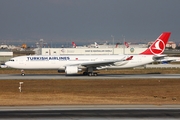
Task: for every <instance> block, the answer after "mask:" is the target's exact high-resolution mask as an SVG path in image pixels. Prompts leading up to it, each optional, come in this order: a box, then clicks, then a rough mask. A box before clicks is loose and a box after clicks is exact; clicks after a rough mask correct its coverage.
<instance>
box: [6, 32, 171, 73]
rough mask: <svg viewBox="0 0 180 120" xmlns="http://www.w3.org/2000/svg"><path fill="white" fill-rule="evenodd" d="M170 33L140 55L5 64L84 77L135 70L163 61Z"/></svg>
mask: <svg viewBox="0 0 180 120" xmlns="http://www.w3.org/2000/svg"><path fill="white" fill-rule="evenodd" d="M170 34H171V33H170V32H163V33H162V34H161V35H160V36H159V37H158V38H157V39H156V40H155V42H154V43H153V44H152V45H151V46H150V47H149V48H147V49H146V50H145V51H143V52H142V53H140V54H138V55H60V56H52V55H50V56H44V55H32V56H19V57H14V58H11V59H10V60H9V61H7V62H6V63H5V64H6V65H7V66H8V67H11V68H16V69H22V71H21V75H22V76H24V75H25V73H24V71H23V70H24V69H56V70H58V72H65V73H66V75H71V74H77V73H79V72H83V75H88V76H97V75H98V74H97V72H96V71H98V70H103V69H107V70H108V69H122V68H134V67H137V66H142V65H146V64H149V63H152V62H154V61H156V60H159V59H162V58H164V57H165V55H162V53H163V51H164V49H165V46H166V43H167V41H168V39H169V37H170Z"/></svg>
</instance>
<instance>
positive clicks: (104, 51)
mask: <svg viewBox="0 0 180 120" xmlns="http://www.w3.org/2000/svg"><path fill="white" fill-rule="evenodd" d="M146 49H147V48H41V49H40V52H39V54H40V55H74V54H76V55H77V54H78V55H110V54H139V53H141V52H142V51H144V50H146Z"/></svg>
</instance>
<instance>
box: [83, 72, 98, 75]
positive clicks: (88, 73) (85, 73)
mask: <svg viewBox="0 0 180 120" xmlns="http://www.w3.org/2000/svg"><path fill="white" fill-rule="evenodd" d="M83 75H88V76H98V73H96V72H83Z"/></svg>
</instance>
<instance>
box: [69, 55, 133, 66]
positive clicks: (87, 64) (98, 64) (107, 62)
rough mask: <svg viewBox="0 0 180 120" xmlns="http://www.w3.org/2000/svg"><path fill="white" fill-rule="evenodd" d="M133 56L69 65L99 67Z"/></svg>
mask: <svg viewBox="0 0 180 120" xmlns="http://www.w3.org/2000/svg"><path fill="white" fill-rule="evenodd" d="M132 58H133V56H130V57H124V58H122V59H120V60H111V61H92V62H86V63H80V64H71V65H68V66H82V67H99V66H106V65H107V66H108V65H112V64H114V63H116V62H123V61H128V60H131V59H132Z"/></svg>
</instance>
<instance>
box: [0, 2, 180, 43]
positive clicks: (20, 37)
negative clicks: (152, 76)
mask: <svg viewBox="0 0 180 120" xmlns="http://www.w3.org/2000/svg"><path fill="white" fill-rule="evenodd" d="M163 31H170V32H172V35H171V40H173V41H175V42H179V43H180V34H179V33H180V0H0V42H1V43H2V42H4V41H5V40H8V41H12V40H16V41H17V42H18V41H21V42H27V41H30V40H31V41H34V42H36V41H38V40H39V39H41V38H42V39H44V40H45V41H46V42H58V43H67V42H69V43H71V41H75V42H76V43H94V42H101V43H102V42H105V41H109V42H112V37H111V35H113V36H114V39H115V42H119V41H122V39H123V38H122V36H125V39H126V40H127V41H130V42H142V41H147V42H148V41H151V40H154V39H156V38H157V37H158V36H159V35H160V34H161V33H162V32H163Z"/></svg>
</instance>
